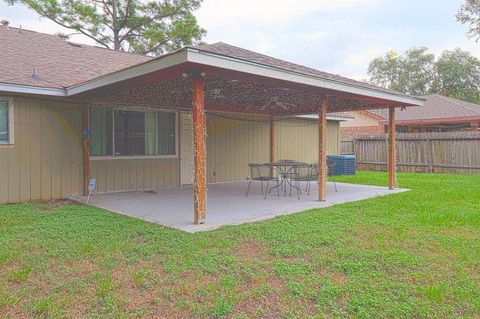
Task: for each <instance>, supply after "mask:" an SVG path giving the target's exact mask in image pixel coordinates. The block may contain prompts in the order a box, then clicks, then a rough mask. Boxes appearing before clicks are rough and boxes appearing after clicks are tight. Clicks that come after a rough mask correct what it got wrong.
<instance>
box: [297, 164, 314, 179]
mask: <svg viewBox="0 0 480 319" xmlns="http://www.w3.org/2000/svg"><path fill="white" fill-rule="evenodd" d="M294 172H295V178H296V179H302V180H307V179H311V178H312V165H309V164H304V165H298V166H294Z"/></svg>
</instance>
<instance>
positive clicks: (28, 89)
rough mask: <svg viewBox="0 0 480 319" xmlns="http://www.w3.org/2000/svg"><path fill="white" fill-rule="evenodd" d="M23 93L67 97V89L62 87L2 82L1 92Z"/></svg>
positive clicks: (0, 85)
mask: <svg viewBox="0 0 480 319" xmlns="http://www.w3.org/2000/svg"><path fill="white" fill-rule="evenodd" d="M1 91H5V92H11V93H23V94H37V95H48V96H59V97H66V96H67V91H66V90H65V89H60V88H48V87H42V86H33V85H21V84H12V83H0V92H1Z"/></svg>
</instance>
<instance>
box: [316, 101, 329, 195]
mask: <svg viewBox="0 0 480 319" xmlns="http://www.w3.org/2000/svg"><path fill="white" fill-rule="evenodd" d="M327 108H328V102H327V97H326V96H325V95H324V96H323V97H322V102H321V104H320V109H319V111H318V200H319V201H321V202H324V201H325V200H326V198H327V174H328V167H327Z"/></svg>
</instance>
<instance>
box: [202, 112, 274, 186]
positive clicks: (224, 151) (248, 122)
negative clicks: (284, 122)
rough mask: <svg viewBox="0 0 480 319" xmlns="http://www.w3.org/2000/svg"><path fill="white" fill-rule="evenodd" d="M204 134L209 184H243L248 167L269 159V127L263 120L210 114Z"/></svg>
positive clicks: (246, 116)
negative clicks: (205, 136) (234, 182)
mask: <svg viewBox="0 0 480 319" xmlns="http://www.w3.org/2000/svg"><path fill="white" fill-rule="evenodd" d="M232 118H233V119H232ZM207 134H208V136H207V180H208V182H209V183H215V182H226V181H236V180H244V179H246V178H247V176H248V175H249V173H248V163H264V162H268V161H269V159H270V124H269V123H268V122H267V118H265V117H258V116H248V115H243V116H240V117H239V116H235V115H231V114H229V115H214V114H209V115H208V116H207Z"/></svg>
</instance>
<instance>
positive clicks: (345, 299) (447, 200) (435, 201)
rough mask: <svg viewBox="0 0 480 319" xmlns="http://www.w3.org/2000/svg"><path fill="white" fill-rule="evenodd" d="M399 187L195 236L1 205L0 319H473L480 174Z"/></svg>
mask: <svg viewBox="0 0 480 319" xmlns="http://www.w3.org/2000/svg"><path fill="white" fill-rule="evenodd" d="M342 181H345V182H352V183H365V184H372V185H385V184H386V181H387V175H386V174H384V173H366V172H360V173H358V175H357V176H355V177H343V178H342ZM398 181H399V186H400V187H407V188H411V189H412V190H411V191H409V192H406V193H400V194H394V195H389V196H385V197H379V198H375V199H370V200H365V201H361V202H355V203H350V204H344V205H338V206H334V207H330V208H325V209H316V210H310V211H307V212H303V213H298V214H294V215H290V216H283V217H278V218H275V219H272V220H269V221H265V222H258V223H254V224H246V225H241V226H232V227H224V228H221V229H218V230H215V231H211V232H205V233H197V234H193V235H192V234H187V233H183V232H181V231H177V230H172V229H167V228H164V227H162V226H159V225H154V224H149V223H146V222H144V221H141V220H136V219H132V218H128V217H125V216H121V215H117V214H114V213H110V212H107V211H104V210H101V209H96V208H93V207H88V206H83V205H75V204H72V203H68V202H61V203H59V202H55V203H33V204H15V205H3V206H0V317H6V318H22V317H44V318H47V317H48V318H57V317H58V318H60V317H61V318H64V317H75V318H78V317H88V318H90V317H91V318H98V317H101V318H111V317H115V318H126V317H160V318H161V317H165V318H190V317H228V318H252V317H259V318H295V317H298V318H304V317H315V318H323V317H326V318H330V317H336V318H350V317H356V318H357V317H358V318H454V317H455V318H456V317H463V318H480V176H473V175H471V176H466V175H421V174H399V175H398ZM339 191H341V188H340V190H339ZM172 213H174V212H172Z"/></svg>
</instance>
